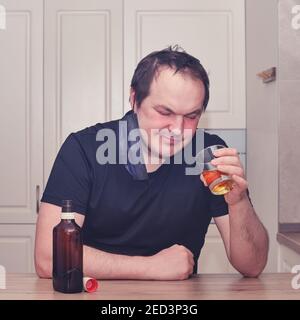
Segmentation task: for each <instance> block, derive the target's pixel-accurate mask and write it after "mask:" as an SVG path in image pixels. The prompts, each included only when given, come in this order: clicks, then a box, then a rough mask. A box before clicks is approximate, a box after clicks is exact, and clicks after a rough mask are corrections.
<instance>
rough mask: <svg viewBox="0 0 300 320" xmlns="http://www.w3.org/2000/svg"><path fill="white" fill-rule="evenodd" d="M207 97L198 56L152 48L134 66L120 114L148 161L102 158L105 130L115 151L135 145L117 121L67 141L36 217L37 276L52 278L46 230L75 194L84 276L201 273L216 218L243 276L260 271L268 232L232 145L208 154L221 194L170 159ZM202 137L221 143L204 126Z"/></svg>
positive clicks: (184, 143)
mask: <svg viewBox="0 0 300 320" xmlns="http://www.w3.org/2000/svg"><path fill="white" fill-rule="evenodd" d="M208 99H209V80H208V77H207V74H206V71H205V70H204V68H203V67H202V65H201V64H200V62H199V60H197V59H196V58H194V57H192V56H190V55H188V54H187V53H185V52H183V51H180V50H178V49H176V48H175V49H172V48H168V49H165V50H162V51H158V52H153V53H151V54H150V55H148V56H147V57H145V58H144V59H143V60H142V61H141V62H140V63H139V64H138V66H137V68H136V70H135V73H134V76H133V79H132V82H131V91H130V104H131V107H132V111H130V112H128V113H127V114H126V115H125V116H124V118H123V119H122V120H123V121H125V122H126V124H127V129H126V130H129V129H138V130H139V131H140V132H141V136H140V137H141V139H140V145H141V146H142V147H141V149H140V153H141V154H142V158H143V159H146V160H145V161H144V162H145V163H144V164H143V163H135V164H132V163H130V161H129V162H128V161H127V162H126V163H121V162H117V163H116V164H109V163H102V164H100V162H101V159H100V158H101V157H99V153H98V152H99V147H100V148H101V145H102V146H103V141H100V142H99V140H101V139H99V136H97V134H99V132H100V135H101V132H103V131H101V130H107V129H109V130H112V132H114V133H115V134H116V136H117V146H118V147H119V148H118V150H117V151H116V152H117V154H118V155H120V154H124V153H123V151H122V150H123V149H124V146H126V147H128V146H129V147H130V146H131V144H130V142H129V139H127V138H126V139H125V138H124V129H122V128H123V127H121V126H120V120H116V121H111V122H107V123H103V124H99V123H98V124H96V125H95V126H92V127H89V128H86V129H84V130H81V131H79V132H76V133H73V134H71V135H70V136H69V137H68V138H67V139H66V141H65V142H64V144H63V145H62V147H61V149H60V151H59V153H58V156H57V158H56V160H55V163H54V166H53V169H52V172H51V174H50V177H49V180H48V183H47V186H46V189H45V192H44V195H43V198H42V203H41V208H40V212H39V216H38V221H37V232H36V248H35V262H36V271H37V273H38V275H39V276H40V277H51V273H52V229H53V227H54V226H55V225H56V224H57V223H58V222H59V220H60V211H61V202H62V200H63V199H72V200H73V203H74V210H75V211H76V222H77V223H78V224H79V225H80V226H82V232H83V239H84V273H85V274H87V275H89V276H92V277H95V278H100V279H151V280H183V279H187V278H188V277H189V276H190V275H191V274H192V273H193V272H196V271H197V268H196V263H197V259H198V257H199V254H200V251H201V248H202V246H203V244H204V239H205V234H206V231H207V228H208V226H209V223H210V221H211V218H212V217H213V218H214V221H215V223H216V225H217V227H218V230H219V231H220V234H221V236H222V239H223V242H224V245H225V248H226V252H227V256H228V259H229V260H230V262H231V264H232V265H233V266H234V267H235V268H236V269H237V270H238V271H239V272H241V273H242V274H243V275H244V276H249V277H256V276H258V275H259V274H260V273H261V272H262V270H263V268H264V266H265V264H266V261H267V254H268V236H267V233H266V230H265V228H264V227H263V225H262V224H261V222H260V221H259V219H258V217H257V215H256V213H255V211H254V209H253V206H252V205H251V202H250V200H249V197H248V190H247V181H246V180H245V176H244V170H243V168H242V165H241V162H240V159H239V156H238V154H237V151H236V150H235V149H231V148H222V149H219V150H218V151H217V153H216V154H215V156H216V157H217V158H216V159H214V160H213V161H214V163H213V164H214V165H216V166H217V168H218V169H219V170H220V171H222V172H224V173H226V174H228V175H230V176H231V178H232V180H233V182H234V183H233V187H232V190H231V191H230V192H229V193H228V194H226V195H225V196H215V195H213V194H211V192H210V191H209V189H208V188H207V187H206V186H205V185H204V183H203V179H202V177H201V179H199V174H198V175H187V174H186V171H185V169H186V167H187V164H186V163H182V164H175V163H174V156H175V155H176V154H178V152H179V151H182V150H183V148H187V147H188V146H189V145H191V144H193V143H194V142H195V139H196V137H197V135H196V132H198V130H197V131H196V129H197V124H198V121H199V119H200V116H201V114H202V113H203V112H204V111H205V108H206V106H207V103H208ZM186 132H190V134H186ZM125 133H128V132H127V131H126V132H125ZM97 137H98V138H97ZM204 144H205V146H209V145H214V144H223V145H224V144H225V143H224V141H223V140H222V139H220V138H219V137H218V136H216V135H209V134H207V133H205V134H204ZM127 160H128V159H127ZM167 160H168V161H167Z"/></svg>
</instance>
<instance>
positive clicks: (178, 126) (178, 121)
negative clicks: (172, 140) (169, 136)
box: [170, 115, 184, 136]
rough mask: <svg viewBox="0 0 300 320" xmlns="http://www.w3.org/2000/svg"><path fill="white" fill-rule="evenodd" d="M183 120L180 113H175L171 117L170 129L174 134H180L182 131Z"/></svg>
mask: <svg viewBox="0 0 300 320" xmlns="http://www.w3.org/2000/svg"><path fill="white" fill-rule="evenodd" d="M183 122H184V118H183V116H181V115H176V116H175V117H174V119H173V122H172V124H171V125H170V131H171V132H172V133H173V134H174V135H177V136H178V135H181V134H182V133H183Z"/></svg>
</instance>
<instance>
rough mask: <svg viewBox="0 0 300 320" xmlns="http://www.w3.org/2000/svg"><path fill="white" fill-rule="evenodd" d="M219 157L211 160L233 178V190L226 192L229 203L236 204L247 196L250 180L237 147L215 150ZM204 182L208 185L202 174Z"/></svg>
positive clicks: (219, 169) (226, 199) (201, 177)
mask: <svg viewBox="0 0 300 320" xmlns="http://www.w3.org/2000/svg"><path fill="white" fill-rule="evenodd" d="M213 154H214V156H216V157H217V158H215V159H213V160H212V161H211V164H212V165H214V166H216V167H217V169H218V171H220V172H224V173H225V174H227V175H229V176H230V177H231V179H232V180H233V185H232V190H231V191H230V192H228V193H227V194H225V196H224V198H225V201H226V202H227V203H228V204H229V205H234V204H236V203H238V202H239V201H241V200H243V199H245V198H246V197H247V193H246V191H247V188H248V182H247V181H246V179H245V173H244V168H243V165H242V163H241V160H240V157H239V155H238V152H237V150H236V149H233V148H222V149H218V150H215V151H213ZM200 179H201V180H202V182H203V183H204V184H205V185H206V183H205V181H204V179H203V176H202V175H201V176H200Z"/></svg>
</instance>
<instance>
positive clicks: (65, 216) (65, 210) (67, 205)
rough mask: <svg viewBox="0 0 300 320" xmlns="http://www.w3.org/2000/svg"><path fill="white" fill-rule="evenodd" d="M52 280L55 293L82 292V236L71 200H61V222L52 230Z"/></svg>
mask: <svg viewBox="0 0 300 320" xmlns="http://www.w3.org/2000/svg"><path fill="white" fill-rule="evenodd" d="M52 278H53V288H54V290H56V291H59V292H63V293H76V292H82V290H83V246H82V236H81V229H80V227H79V226H78V225H77V224H76V222H75V216H74V212H73V208H72V201H71V200H63V203H62V213H61V221H60V223H59V224H58V225H57V226H56V227H54V229H53V271H52Z"/></svg>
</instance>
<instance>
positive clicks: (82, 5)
mask: <svg viewBox="0 0 300 320" xmlns="http://www.w3.org/2000/svg"><path fill="white" fill-rule="evenodd" d="M122 8H123V7H122V0H114V1H110V0H77V1H73V0H46V1H45V14H44V16H45V33H44V34H45V38H44V41H45V51H44V59H45V98H44V106H45V138H44V142H45V149H44V151H45V175H44V181H45V182H46V181H47V180H48V176H49V173H50V170H51V167H52V164H53V160H54V158H55V156H56V154H57V152H58V149H59V147H60V145H61V143H62V142H63V141H64V140H65V138H66V137H67V136H68V135H69V133H71V132H74V131H77V130H80V129H83V128H85V127H87V126H91V125H94V124H95V123H97V122H105V121H109V120H111V119H116V118H120V117H121V116H122V114H123V76H122V74H123V54H122V53H123V38H122V37H123V33H122V25H123V10H122Z"/></svg>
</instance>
